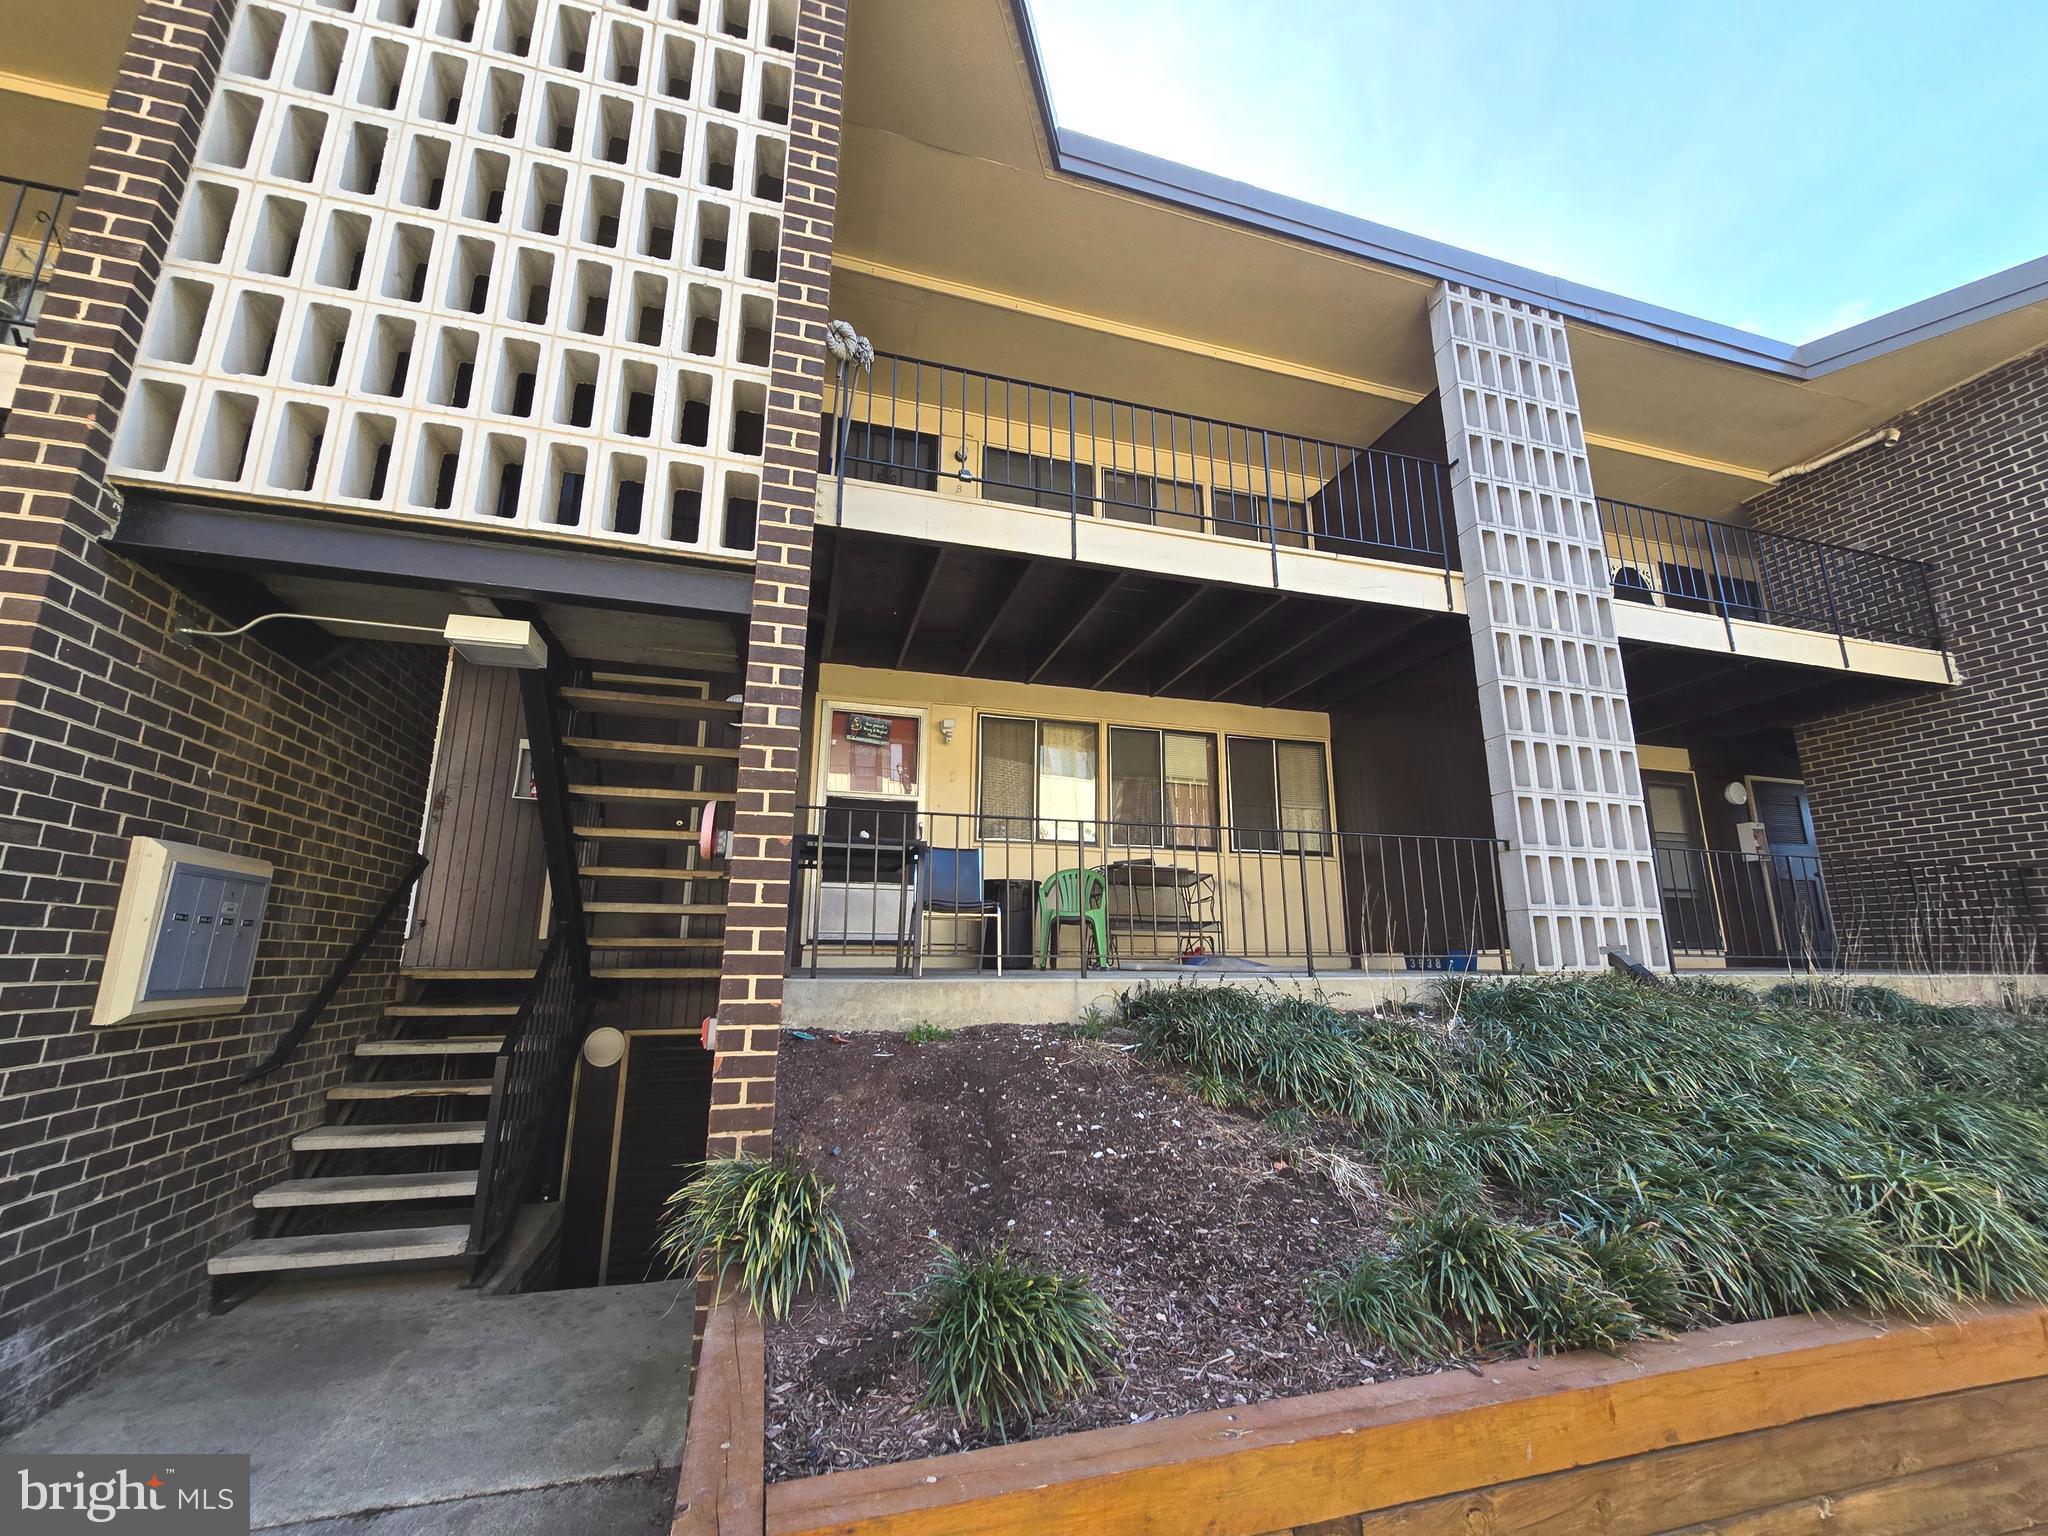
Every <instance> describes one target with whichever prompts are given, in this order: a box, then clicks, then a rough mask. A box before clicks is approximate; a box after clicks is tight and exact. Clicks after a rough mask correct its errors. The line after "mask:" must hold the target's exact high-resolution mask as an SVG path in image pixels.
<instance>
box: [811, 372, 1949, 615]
mask: <svg viewBox="0 0 2048 1536" xmlns="http://www.w3.org/2000/svg"><path fill="white" fill-rule="evenodd" d="M842 465H843V468H844V473H845V477H846V478H847V479H851V480H866V481H872V482H879V483H881V484H886V485H897V486H903V487H906V488H908V489H911V490H923V491H937V490H939V489H941V487H942V486H957V487H959V490H960V493H961V494H966V495H975V496H979V497H980V498H981V499H983V500H986V501H998V502H1007V503H1011V504H1013V505H1021V506H1027V507H1036V508H1039V509H1041V510H1044V511H1050V512H1064V513H1066V514H1067V517H1068V520H1069V523H1070V526H1071V528H1072V530H1073V534H1072V538H1073V550H1074V552H1075V553H1076V554H1078V553H1079V546H1080V520H1081V519H1082V518H1083V517H1100V518H1105V519H1110V520H1114V521H1121V522H1130V523H1143V524H1148V525H1150V526H1153V527H1157V528H1170V529H1178V530H1180V531H1181V532H1185V533H1195V534H1205V535H1210V536H1213V537H1219V538H1227V539H1234V540H1238V541H1240V542H1247V543H1252V544H1258V545H1263V546H1266V547H1267V548H1268V549H1269V550H1270V551H1271V553H1272V580H1273V583H1274V585H1276V586H1277V585H1279V583H1280V579H1281V562H1280V554H1281V551H1283V550H1319V551H1322V552H1325V553H1330V554H1338V555H1353V556H1363V557H1367V558H1373V559H1380V560H1390V561H1394V562H1397V563H1401V564H1408V565H1423V566H1428V567H1431V568H1433V569H1436V570H1439V571H1441V572H1442V573H1443V575H1444V584H1445V601H1446V604H1447V605H1448V603H1449V594H1450V573H1451V572H1452V571H1454V570H1456V569H1458V567H1459V552H1458V541H1457V537H1456V520H1455V515H1454V513H1453V510H1452V506H1451V492H1450V471H1449V469H1448V468H1447V467H1446V466H1445V465H1443V464H1440V463H1437V462H1435V461H1433V460H1429V459H1423V458H1416V457H1413V456H1410V455H1407V454H1400V453H1388V452H1386V451H1385V450H1383V449H1378V448H1362V447H1358V446H1355V445H1352V444H1346V443H1338V442H1332V441H1329V440H1327V439H1323V438H1315V437H1306V436H1303V435H1301V434H1299V433H1294V432H1283V431H1276V430H1274V429H1272V428H1265V427H1253V426H1246V425H1243V424H1241V423H1238V422H1230V421H1221V420H1218V419H1215V418H1213V417H1208V416H1197V415H1192V414H1190V413H1188V412H1185V411H1173V410H1167V409H1166V408H1164V407H1162V406H1154V405H1140V404H1136V403H1134V402H1131V401H1128V400H1119V399H1115V398H1112V397H1110V396H1107V395H1094V394H1089V393H1087V392H1085V391H1082V390H1075V389H1063V388H1060V387H1059V386H1057V385H1050V384H1039V383H1034V382H1031V381H1029V380H1025V379H1017V378H1011V377H1008V376H1007V375H1004V374H997V373H983V372H978V371H976V370H974V369H970V368H955V367H952V366H950V365H948V364H945V363H933V362H925V361H922V360H920V359H917V358H909V357H899V356H896V355H893V354H890V353H878V354H877V355H876V357H875V362H874V367H873V368H872V369H870V370H868V371H867V372H865V373H863V374H860V375H858V376H857V377H856V378H855V379H854V380H853V382H852V385H851V387H850V388H849V390H848V391H847V398H846V399H845V400H843V401H841V400H839V399H837V398H834V399H833V400H832V401H831V404H830V413H829V414H828V416H827V418H826V421H825V431H824V434H823V439H822V443H821V446H820V451H819V466H820V468H821V469H823V470H826V471H828V472H829V471H832V470H833V469H834V468H835V466H842ZM1600 514H1601V521H1602V525H1603V528H1604V530H1605V534H1606V542H1607V551H1608V558H1609V564H1610V574H1611V576H1612V578H1613V581H1614V590H1615V596H1616V597H1617V598H1619V599H1621V600H1622V601H1632V602H1642V603H1652V604H1656V605H1658V606H1660V607H1666V608H1671V609H1676V610H1682V611H1687V612H1697V613H1706V614H1712V615H1715V616H1717V617H1719V618H1720V619H1721V620H1722V621H1723V623H1724V624H1726V625H1728V626H1730V635H1729V638H1730V641H1731V643H1732V642H1733V639H1734V636H1733V632H1732V625H1733V621H1734V620H1736V619H1756V620H1760V621H1762V622H1764V623H1767V624H1783V625H1788V626H1790V627H1792V628H1795V629H1810V630H1818V631H1820V632H1822V633H1827V634H1833V635H1836V636H1838V637H1840V638H1842V639H1844V640H1847V639H1849V638H1856V639H1868V640H1889V641H1896V642H1898V643H1901V644H1906V645H1918V646H1926V647H1930V648H1938V647H1939V646H1940V645H1941V643H1942V640H1941V626H1940V622H1939V619H1938V617H1937V614H1936V610H1935V604H1934V582H1933V577H1932V574H1931V572H1930V570H1929V568H1928V567H1927V566H1926V565H1924V564H1922V563H1921V562H1919V561H1914V560H1900V559H1896V558H1893V557H1891V556H1889V555H1880V554H1873V553H1871V552H1869V551H1865V550H1857V549H1849V548H1846V547H1844V546H1842V545H1838V544H1826V543H1821V542H1818V541H1816V540H1812V539H1801V538H1793V537H1790V536H1788V535H1784V534H1775V533H1763V532H1759V531H1757V530H1755V529H1752V528H1744V527H1740V526H1738V525H1736V524H1733V523H1717V522H1711V521H1709V520H1707V519H1705V518H1698V517H1687V516H1682V515H1680V514H1677V513H1672V512H1662V511H1658V510H1656V509H1655V508H1651V507H1639V506H1634V505H1631V504H1629V503H1627V502H1618V501H1608V500H1605V499H1603V500H1602V501H1601V502H1600Z"/></svg>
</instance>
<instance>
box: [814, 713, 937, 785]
mask: <svg viewBox="0 0 2048 1536" xmlns="http://www.w3.org/2000/svg"><path fill="white" fill-rule="evenodd" d="M919 723H920V722H919V721H918V718H917V716H915V715H884V714H877V713H873V712H870V711H866V710H858V709H835V710H833V711H832V728H831V740H830V741H829V742H828V743H827V746H826V757H825V793H826V794H828V795H863V796H873V797H884V796H886V797H889V798H909V799H914V798H916V795H917V788H918V785H917V747H918V742H917V737H918V729H917V728H918V725H919Z"/></svg>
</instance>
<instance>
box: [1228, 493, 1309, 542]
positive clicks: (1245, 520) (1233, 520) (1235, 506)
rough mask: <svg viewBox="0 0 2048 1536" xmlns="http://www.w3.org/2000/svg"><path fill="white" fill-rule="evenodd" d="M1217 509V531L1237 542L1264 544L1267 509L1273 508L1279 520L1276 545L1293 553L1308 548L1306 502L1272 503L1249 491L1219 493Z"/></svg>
mask: <svg viewBox="0 0 2048 1536" xmlns="http://www.w3.org/2000/svg"><path fill="white" fill-rule="evenodd" d="M1211 504H1212V505H1213V506H1214V507H1215V508H1216V531H1217V532H1218V533H1222V534H1227V535H1229V536H1230V537H1231V538H1233V539H1257V540H1258V541H1259V542H1261V543H1264V542H1265V538H1266V508H1267V506H1268V505H1270V506H1271V507H1272V508H1273V511H1274V514H1275V516H1276V517H1277V519H1278V523H1279V526H1278V529H1277V530H1276V533H1275V539H1274V542H1276V543H1279V544H1284V545H1285V546H1286V547H1287V548H1289V549H1307V548H1308V503H1307V502H1304V501H1275V502H1271V503H1268V502H1267V500H1266V498H1265V497H1263V496H1254V495H1252V494H1251V492H1249V491H1217V492H1216V493H1215V494H1214V495H1213V496H1212V497H1211Z"/></svg>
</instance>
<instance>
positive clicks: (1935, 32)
mask: <svg viewBox="0 0 2048 1536" xmlns="http://www.w3.org/2000/svg"><path fill="white" fill-rule="evenodd" d="M1030 4H1031V11H1032V15H1033V17H1034V19H1035V21H1036V23H1037V29H1038V36H1039V44H1040V47H1041V49H1042V50H1043V53H1044V55H1045V64H1046V71H1047V74H1048V77H1049V85H1050V89H1051V91H1052V96H1053V103H1054V110H1055V112H1056V113H1057V115H1058V117H1059V120H1060V123H1061V125H1062V126H1063V127H1066V128H1070V129H1075V130H1078V131H1080V132H1083V133H1090V134H1094V135H1096V136H1097V137H1100V138H1105V139H1110V140H1113V141H1115V142H1117V143H1120V144H1127V145H1129V146H1131V147H1132V148H1135V149H1142V150H1145V151H1147V152H1149V153H1152V154H1156V155H1163V156H1165V157H1167V158H1169V159H1173V160H1179V161H1182V162H1184V163H1187V164H1192V165H1197V166H1200V167H1202V168H1203V169H1205V170H1209V171H1214V172H1216V173H1218V174H1220V175H1224V176H1229V177H1232V178H1235V179H1238V180H1242V181H1248V182H1252V183H1254V184H1256V185H1259V186H1262V187H1268V188H1271V189H1272V190H1274V191H1277V192H1284V193H1287V194H1289V195H1291V196H1295V197H1301V198H1306V199H1308V200H1310V201H1312V202H1317V203H1322V204H1326V205H1328V206H1330V207H1334V208H1339V209H1342V210H1344V211H1345V212H1347V213H1353V214H1358V215H1360V216H1362V217H1365V218H1369V219H1373V220H1377V221H1378V222H1380V223H1383V224H1389V225H1392V226H1394V227H1395V228H1397V229H1405V230H1411V231H1414V232H1416V233H1418V234H1424V235H1429V236H1431V237H1433V238H1436V239H1439V240H1446V241H1449V242H1451V243H1452V244H1454V245H1459V246H1463V247H1465V248H1467V249H1469V250H1474V251H1479V252H1483V253H1485V254H1487V255H1490V256H1496V257H1500V258H1503V259H1506V260H1509V261H1515V262H1520V263H1522V264H1524V265H1526V266H1531V267H1535V268H1537V269H1538V270H1540V271H1544V272H1550V273H1555V274H1558V275H1560V276H1563V277H1568V278H1572V279H1574V280H1576V281H1579V282H1583V283H1590V284H1592V285H1593V286H1595V287H1599V288H1606V289H1610V290H1612V291H1614V292H1616V293H1621V294H1626V295H1628V296H1629V297H1631V298H1636V299H1642V300H1647V301H1649V302H1651V303H1656V304H1663V305H1668V306H1670V307H1671V308H1674V309H1679V310H1683V311H1685V312H1686V313H1688V314H1694V315H1700V316H1703V317H1705V318H1707V319H1711V320H1717V321H1720V322H1722V323H1723V324H1727V325H1734V326H1739V327H1741V328H1742V329H1744V330H1750V331H1756V332H1759V333H1761V334H1763V335H1766V336H1770V337H1774V338H1776V339H1778V340H1781V341H1792V342H1798V341H1806V340H1809V339H1811V338H1812V337H1815V336H1820V335H1825V334H1827V333H1829V332H1831V331H1835V330H1839V329H1841V328H1842V327H1843V326H1845V325H1853V324H1854V323H1855V322H1857V321H1858V320H1864V319H1868V318H1869V317H1870V316H1872V315H1876V314H1882V313H1883V312H1885V311H1886V310H1890V309H1895V308H1897V307H1898V306H1900V305H1902V304H1909V303H1912V302H1913V301H1914V300H1916V299H1923V298H1926V297H1927V296H1928V295H1930V294H1933V293H1937V292H1940V291H1941V290H1943V289H1946V288H1952V287H1954V286H1955V285H1956V284H1958V283H1964V282H1968V281H1970V280H1971V279H1972V278H1977V277H1982V276H1985V275H1986V274H1987V273H1991V272H1996V271H1999V270H2001V269H2003V268H2005V267H2009V266H2013V265H2015V264H2016V263H2019V262H2022V261H2028V260H2031V259H2033V258H2034V257H2037V256H2041V255H2044V254H2048V104H2044V102H2048V75H2044V74H2043V68H2044V66H2043V60H2044V59H2048V3H2044V0H2004V3H1973V0H1936V3H1928V0H1919V3H1916V4H1902V3H1895V0H1865V3H1856V4H1851V3H1846V0H1778V3H1775V4H1764V3H1752V0H1731V3H1715V4H1707V3H1703V0H1606V3H1592V0H1534V3H1532V0H1520V3H1517V4H1508V3H1504V0H1456V3H1451V4H1441V3H1429V0H1351V3H1338V0H1287V3H1281V0H1270V3H1264V4H1261V3H1259V0H1238V3H1234V4H1232V3H1224V0H1030Z"/></svg>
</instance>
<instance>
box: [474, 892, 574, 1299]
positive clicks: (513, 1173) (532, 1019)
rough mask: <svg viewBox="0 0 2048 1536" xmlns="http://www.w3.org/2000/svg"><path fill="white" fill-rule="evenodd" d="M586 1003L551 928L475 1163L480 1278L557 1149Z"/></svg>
mask: <svg viewBox="0 0 2048 1536" xmlns="http://www.w3.org/2000/svg"><path fill="white" fill-rule="evenodd" d="M586 1005H587V1004H586V999H585V997H584V995H583V990H582V988H581V987H580V985H579V978H578V975H577V970H576V964H575V956H574V949H573V947H572V945H571V944H570V943H569V940H568V932H567V929H566V928H565V927H564V926H562V925H561V924H559V923H558V924H557V925H556V927H555V934H554V937H553V938H552V939H551V940H550V941H549V942H548V947H547V952H546V954H544V955H543V956H542V957H541V962H540V965H539V967H538V968H537V969H536V970H535V971H534V973H533V980H532V981H531V982H530V983H529V984H528V986H527V989H526V996H525V998H524V999H523V1000H522V1001H521V1002H520V1005H519V1012H518V1014H517V1015H515V1016H514V1018H513V1020H512V1026H511V1028H509V1029H508V1030H506V1031H505V1043H504V1044H503V1045H501V1046H500V1047H499V1048H498V1054H497V1056H496V1057H495V1058H494V1059H493V1064H492V1070H491V1110H490V1116H489V1118H488V1119H487V1120H486V1121H485V1124H484V1142H483V1153H482V1157H481V1160H480V1161H479V1162H478V1164H477V1176H476V1203H475V1205H474V1206H473V1207H472V1208H471V1214H470V1226H469V1252H470V1256H471V1261H472V1264H473V1266H474V1273H475V1275H476V1276H477V1277H478V1278H481V1277H482V1276H483V1274H484V1273H485V1271H486V1270H487V1269H488V1268H489V1267H490V1263H491V1261H492V1259H494V1258H495V1257H496V1255H497V1251H498V1247H499V1245H500V1244H501V1243H503V1242H504V1240H505V1238H506V1236H507V1235H508V1234H509V1233H510V1232H511V1230H512V1223H513V1222H514V1220H515V1219H517V1217H518V1215H519V1207H520V1206H521V1205H522V1204H524V1203H525V1202H526V1200H527V1199H528V1197H529V1195H530V1193H531V1191H532V1187H533V1185H534V1183H535V1182H536V1178H537V1176H538V1175H539V1174H540V1173H541V1171H542V1170H543V1169H544V1168H545V1166H546V1162H545V1161H544V1158H545V1156H546V1155H548V1154H550V1153H551V1152H552V1151H554V1150H555V1149H557V1148H558V1147H559V1145H560V1140H559V1133H560V1130H561V1127H562V1125H563V1123H564V1118H565V1116H566V1114H567V1111H568V1104H569V1085H570V1083H571V1081H572V1080H573V1078H574V1073H575V1066H576V1051H577V1048H578V1047H579V1046H580V1045H581V1044H582V1043H583V1019H584V1012H585V1009H586Z"/></svg>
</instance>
